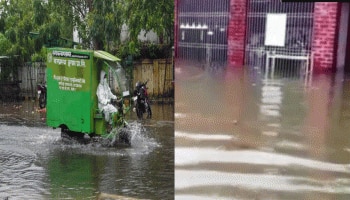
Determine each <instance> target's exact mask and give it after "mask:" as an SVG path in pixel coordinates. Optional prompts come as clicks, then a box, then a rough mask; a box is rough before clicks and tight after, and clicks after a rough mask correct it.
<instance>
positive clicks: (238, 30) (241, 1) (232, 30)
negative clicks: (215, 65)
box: [227, 0, 247, 67]
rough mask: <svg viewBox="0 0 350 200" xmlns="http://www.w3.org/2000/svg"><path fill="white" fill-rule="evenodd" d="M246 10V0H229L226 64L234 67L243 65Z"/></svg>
mask: <svg viewBox="0 0 350 200" xmlns="http://www.w3.org/2000/svg"><path fill="white" fill-rule="evenodd" d="M246 10H247V0H231V2H230V20H229V25H228V38H227V40H228V49H227V54H228V55H227V57H228V64H229V65H230V66H234V67H242V66H243V64H244V47H245V31H246Z"/></svg>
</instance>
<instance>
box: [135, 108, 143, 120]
mask: <svg viewBox="0 0 350 200" xmlns="http://www.w3.org/2000/svg"><path fill="white" fill-rule="evenodd" d="M136 114H137V117H138V118H139V119H142V118H143V111H142V109H141V108H140V107H139V106H136Z"/></svg>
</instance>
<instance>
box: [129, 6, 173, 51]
mask: <svg viewBox="0 0 350 200" xmlns="http://www.w3.org/2000/svg"><path fill="white" fill-rule="evenodd" d="M124 7H125V12H124V13H125V17H124V18H125V20H126V21H125V22H126V24H127V26H128V28H129V32H130V39H131V40H132V41H137V36H138V35H139V33H140V32H141V30H145V31H146V33H147V32H149V31H151V30H153V31H154V32H155V33H156V34H157V35H158V37H159V41H160V43H161V44H163V43H167V44H170V43H171V44H172V43H173V30H174V28H173V27H174V0H128V1H125V4H124Z"/></svg>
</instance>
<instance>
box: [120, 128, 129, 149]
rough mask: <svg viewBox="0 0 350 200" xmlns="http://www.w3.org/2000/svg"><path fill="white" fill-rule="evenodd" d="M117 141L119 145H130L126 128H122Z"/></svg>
mask: <svg viewBox="0 0 350 200" xmlns="http://www.w3.org/2000/svg"><path fill="white" fill-rule="evenodd" d="M119 141H120V142H121V143H124V144H127V145H129V146H130V145H131V134H130V132H129V130H127V129H126V128H123V129H121V130H120V132H119Z"/></svg>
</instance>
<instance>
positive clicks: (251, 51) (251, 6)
mask: <svg viewBox="0 0 350 200" xmlns="http://www.w3.org/2000/svg"><path fill="white" fill-rule="evenodd" d="M313 10H314V4H313V3H307V2H300V3H297V2H293V3H281V1H280V0H249V1H248V11H247V37H246V56H245V64H246V65H248V66H251V67H256V68H258V69H260V67H262V68H263V69H264V67H265V65H266V67H271V64H270V63H266V62H267V59H266V58H267V57H269V55H279V56H277V57H279V58H277V59H276V60H274V62H273V63H272V64H273V65H274V66H275V67H276V71H275V73H280V75H281V76H294V75H300V73H304V72H305V71H306V70H305V69H307V68H305V67H309V66H306V64H307V63H309V64H310V63H311V64H312V62H310V61H311V60H312V59H311V58H312V52H311V42H312V28H313ZM273 14H282V15H281V16H283V14H286V21H285V25H284V26H285V32H284V34H285V35H284V37H283V39H284V41H282V45H274V44H268V43H267V37H270V36H271V35H267V34H269V30H267V26H266V25H267V18H268V16H269V15H270V16H271V15H273ZM282 26H283V25H282ZM274 28H276V29H275V30H273V29H274ZM279 28H280V27H278V24H274V25H273V26H272V29H271V30H270V31H272V32H273V31H275V32H277V31H279ZM273 34H274V33H273ZM273 37H274V36H273ZM273 40H277V38H273ZM293 58H305V59H293ZM302 70H303V71H302Z"/></svg>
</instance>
